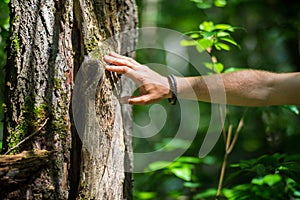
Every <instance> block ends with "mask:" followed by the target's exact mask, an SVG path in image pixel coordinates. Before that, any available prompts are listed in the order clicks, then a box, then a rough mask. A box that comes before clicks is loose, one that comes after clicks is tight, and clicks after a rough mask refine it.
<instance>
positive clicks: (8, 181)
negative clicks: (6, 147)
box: [0, 150, 52, 198]
mask: <svg viewBox="0 0 300 200" xmlns="http://www.w3.org/2000/svg"><path fill="white" fill-rule="evenodd" d="M51 154H52V153H51V152H49V151H46V150H36V151H33V152H32V151H24V152H22V153H20V154H16V155H0V188H1V190H0V196H1V198H2V197H9V196H10V195H11V196H13V193H12V194H11V192H12V191H14V190H16V189H17V188H18V187H20V186H22V185H24V184H28V182H30V181H32V180H34V179H35V178H36V177H38V176H39V173H40V171H41V170H42V168H43V167H45V166H46V165H47V164H48V163H49V158H50V156H51ZM11 198H12V197H11Z"/></svg>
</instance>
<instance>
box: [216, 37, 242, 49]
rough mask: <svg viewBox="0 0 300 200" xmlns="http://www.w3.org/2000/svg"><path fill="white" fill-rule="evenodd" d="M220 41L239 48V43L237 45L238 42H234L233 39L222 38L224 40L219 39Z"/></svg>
mask: <svg viewBox="0 0 300 200" xmlns="http://www.w3.org/2000/svg"><path fill="white" fill-rule="evenodd" d="M219 39H220V40H223V41H226V42H228V43H230V44H233V45H234V46H237V47H239V45H238V43H236V41H234V40H233V39H232V38H228V37H222V38H219Z"/></svg>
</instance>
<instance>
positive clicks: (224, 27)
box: [214, 24, 234, 31]
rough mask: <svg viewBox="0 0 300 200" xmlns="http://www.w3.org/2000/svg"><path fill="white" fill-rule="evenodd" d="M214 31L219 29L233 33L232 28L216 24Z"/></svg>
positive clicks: (227, 25)
mask: <svg viewBox="0 0 300 200" xmlns="http://www.w3.org/2000/svg"><path fill="white" fill-rule="evenodd" d="M214 28H215V29H220V30H229V31H233V30H234V28H233V27H232V26H230V25H229V24H216V25H215V27H214Z"/></svg>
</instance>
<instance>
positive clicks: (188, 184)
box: [183, 182, 201, 188]
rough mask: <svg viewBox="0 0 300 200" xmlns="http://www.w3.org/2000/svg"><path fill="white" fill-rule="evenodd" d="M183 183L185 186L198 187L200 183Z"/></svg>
mask: <svg viewBox="0 0 300 200" xmlns="http://www.w3.org/2000/svg"><path fill="white" fill-rule="evenodd" d="M183 185H184V187H187V188H198V187H200V186H201V183H193V182H185V183H183Z"/></svg>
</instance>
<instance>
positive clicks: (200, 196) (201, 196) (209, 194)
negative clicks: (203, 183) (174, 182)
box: [193, 188, 217, 200]
mask: <svg viewBox="0 0 300 200" xmlns="http://www.w3.org/2000/svg"><path fill="white" fill-rule="evenodd" d="M216 194H217V190H216V189H215V188H210V189H208V190H206V191H204V192H201V193H198V194H197V195H195V196H194V198H193V199H195V200H196V199H204V198H208V197H213V196H216Z"/></svg>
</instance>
